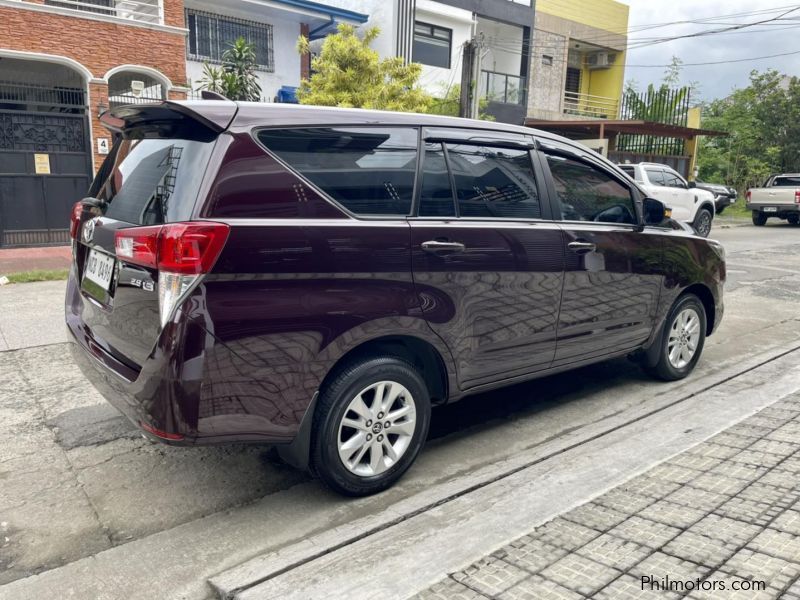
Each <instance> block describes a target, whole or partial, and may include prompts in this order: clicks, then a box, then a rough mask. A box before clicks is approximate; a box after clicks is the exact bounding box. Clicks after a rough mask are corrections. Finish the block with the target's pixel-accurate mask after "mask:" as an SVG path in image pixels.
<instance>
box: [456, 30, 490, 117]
mask: <svg viewBox="0 0 800 600" xmlns="http://www.w3.org/2000/svg"><path fill="white" fill-rule="evenodd" d="M483 46H484V44H483V33H482V32H481V33H480V34H479V35H478V36H477V37H473V38H472V39H471V40H469V41H468V42H465V43H464V51H463V57H462V61H461V64H462V67H461V97H460V98H459V110H458V116H459V117H466V118H468V119H477V118H478V113H479V103H480V93H479V89H478V83H479V81H480V76H481V60H482V58H483V57H482V51H483Z"/></svg>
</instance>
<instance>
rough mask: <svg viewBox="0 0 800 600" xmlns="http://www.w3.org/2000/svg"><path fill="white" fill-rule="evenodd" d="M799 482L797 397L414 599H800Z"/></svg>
mask: <svg viewBox="0 0 800 600" xmlns="http://www.w3.org/2000/svg"><path fill="white" fill-rule="evenodd" d="M798 478H800V394H792V395H790V396H788V397H786V398H784V399H782V400H780V401H778V402H775V403H774V404H772V405H771V406H769V407H768V408H765V409H763V410H761V411H759V412H758V413H756V414H755V415H754V416H752V417H749V418H747V419H745V420H743V421H741V422H740V423H738V424H737V425H735V426H733V427H730V428H729V429H727V430H725V431H723V432H721V433H719V434H717V435H715V436H713V437H711V438H710V439H709V440H707V441H705V442H703V443H701V444H698V445H697V446H694V447H692V448H691V449H689V450H688V451H686V452H683V453H681V454H678V455H676V456H674V457H672V458H671V459H670V460H669V461H667V462H665V463H662V464H660V465H658V466H656V467H654V468H652V469H650V470H648V471H646V472H645V473H643V474H642V475H640V476H638V477H635V478H633V479H631V480H629V481H627V482H626V483H624V484H623V485H621V486H619V487H617V488H614V489H613V490H611V491H609V492H607V493H605V494H603V495H601V496H598V497H596V498H594V499H593V500H592V501H591V502H589V503H587V504H584V505H582V506H580V507H578V508H575V509H573V510H571V511H568V512H566V513H564V514H562V515H561V516H559V517H557V518H556V519H553V520H551V521H549V522H547V523H545V524H543V525H541V526H539V527H537V528H535V529H532V530H531V531H529V532H526V533H525V535H522V536H520V537H518V538H517V539H515V540H514V541H512V542H511V543H509V544H506V545H505V546H503V547H501V548H498V549H497V550H495V551H494V552H492V553H491V554H487V555H486V556H484V557H482V558H481V559H479V560H477V561H475V562H474V563H473V564H471V565H469V566H468V567H466V568H464V569H461V570H459V571H456V572H453V573H451V574H450V575H449V576H448V577H446V578H444V579H442V580H441V581H439V582H437V583H436V584H434V585H432V586H431V587H430V588H428V589H426V590H424V591H422V592H420V593H419V594H417V595H415V598H416V599H418V600H439V599H441V600H449V599H452V598H456V597H459V596H460V597H469V598H474V599H475V600H485V599H489V598H498V599H514V598H544V597H547V598H574V599H576V600H579V599H581V598H598V599H611V600H613V599H617V598H681V597H685V596H688V597H689V598H692V599H697V600H701V599H723V598H732V599H733V598H742V599H745V598H747V599H754V598H795V599H796V598H800V489H799V488H798V485H797V482H798ZM324 575H325V573H320V576H324ZM253 592H254V593H253V595H252V597H260V598H265V597H268V596H267V595H265V594H261V595H258V594H257V593H255V592H257V589H254V590H253ZM276 597H277V596H276ZM319 597H322V596H319ZM326 597H328V598H330V597H331V596H326ZM398 597H399V596H398Z"/></svg>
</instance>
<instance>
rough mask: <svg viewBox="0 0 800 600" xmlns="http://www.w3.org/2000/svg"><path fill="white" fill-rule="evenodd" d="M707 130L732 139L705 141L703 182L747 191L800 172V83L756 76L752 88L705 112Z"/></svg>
mask: <svg viewBox="0 0 800 600" xmlns="http://www.w3.org/2000/svg"><path fill="white" fill-rule="evenodd" d="M703 126H704V127H705V128H708V129H716V130H719V131H726V132H728V134H729V135H728V136H727V137H714V138H703V139H701V142H700V149H699V151H698V168H699V170H700V178H701V179H706V180H709V181H719V182H724V183H726V184H728V185H732V186H734V187H736V188H737V189H739V190H744V189H746V188H748V187H752V186H758V185H761V184H762V183H763V182H764V180H765V179H766V178H767V177H768V176H769V175H770V174H772V173H777V172H797V171H800V81H798V79H797V78H795V77H793V78H788V77H785V76H783V75H781V74H780V73H778V72H777V71H773V70H770V71H766V72H763V73H759V72H757V71H752V72H751V74H750V85H748V86H747V87H745V88H742V89H737V90H735V91H734V92H733V93H732V94H731V95H730V96H728V97H727V98H722V99H719V100H715V101H713V102H710V103H708V104H706V105H705V106H704V109H703Z"/></svg>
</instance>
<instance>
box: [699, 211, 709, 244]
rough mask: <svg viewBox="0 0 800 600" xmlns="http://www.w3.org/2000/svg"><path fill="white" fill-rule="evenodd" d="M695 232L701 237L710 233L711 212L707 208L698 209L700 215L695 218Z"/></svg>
mask: <svg viewBox="0 0 800 600" xmlns="http://www.w3.org/2000/svg"><path fill="white" fill-rule="evenodd" d="M696 228H697V233H698V234H700V235H701V236H702V237H706V236H708V234H709V233H711V213H709V212H708V211H707V210H703V211H700V215H699V216H698V218H697V225H696Z"/></svg>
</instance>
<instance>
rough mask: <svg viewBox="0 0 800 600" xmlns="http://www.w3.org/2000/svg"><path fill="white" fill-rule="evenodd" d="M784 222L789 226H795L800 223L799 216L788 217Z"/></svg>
mask: <svg viewBox="0 0 800 600" xmlns="http://www.w3.org/2000/svg"><path fill="white" fill-rule="evenodd" d="M786 220H787V221H789V224H791V225H797V224H799V223H800V215H789V216H788V217H786Z"/></svg>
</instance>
